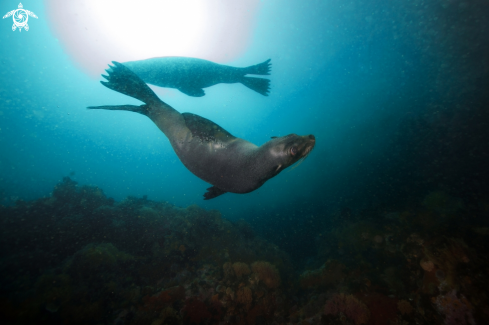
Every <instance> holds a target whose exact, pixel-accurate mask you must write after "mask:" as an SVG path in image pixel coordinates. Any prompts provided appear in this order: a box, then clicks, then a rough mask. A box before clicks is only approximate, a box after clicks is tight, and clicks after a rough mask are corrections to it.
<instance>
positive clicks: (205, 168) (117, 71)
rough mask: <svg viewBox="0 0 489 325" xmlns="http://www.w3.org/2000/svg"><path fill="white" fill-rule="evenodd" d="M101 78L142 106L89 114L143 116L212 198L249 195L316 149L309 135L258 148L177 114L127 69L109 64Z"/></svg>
mask: <svg viewBox="0 0 489 325" xmlns="http://www.w3.org/2000/svg"><path fill="white" fill-rule="evenodd" d="M113 63H114V65H115V66H114V67H111V69H109V70H107V71H108V73H109V76H104V77H105V78H106V79H107V80H108V82H102V84H103V85H105V86H106V87H108V88H110V89H113V90H116V91H119V92H122V93H124V94H126V95H128V96H132V97H134V98H137V99H139V100H141V101H143V102H145V103H146V104H145V105H141V106H133V105H119V106H96V107H89V108H91V109H109V110H127V111H133V112H137V113H141V114H144V115H146V116H148V117H149V118H150V119H151V120H152V121H153V122H154V123H155V124H156V126H157V127H158V128H159V129H160V130H161V131H162V132H163V133H164V134H165V135H166V136H167V137H168V139H169V140H170V143H171V145H172V147H173V149H174V150H175V153H176V154H177V156H178V157H179V159H180V160H181V161H182V163H183V164H184V165H185V167H187V169H188V170H190V171H191V172H192V173H193V174H195V175H196V176H197V177H199V178H201V179H203V180H204V181H206V182H208V183H210V184H212V185H213V187H211V188H209V189H208V192H207V193H205V194H204V197H205V199H211V198H214V197H216V196H219V195H221V194H224V193H226V192H232V193H248V192H251V191H254V190H256V189H257V188H259V187H260V186H262V185H263V184H264V183H265V182H266V181H267V180H268V179H270V178H272V177H274V176H276V175H278V174H279V173H280V172H281V171H282V170H283V169H285V168H286V167H288V166H290V165H292V164H293V163H295V162H296V161H298V160H299V159H301V158H305V157H306V156H307V155H308V154H309V152H310V151H311V150H312V148H313V147H314V144H315V138H314V136H312V135H309V136H298V135H295V134H291V135H288V136H285V137H280V138H274V139H272V140H270V141H268V142H267V143H265V144H263V145H262V146H256V145H254V144H253V143H251V142H248V141H246V140H244V139H240V138H237V137H234V136H233V135H231V134H230V133H229V132H228V131H226V130H224V129H223V128H221V127H220V126H219V125H217V124H216V123H214V122H212V121H210V120H208V119H206V118H203V117H201V116H199V115H195V114H191V113H183V114H180V113H179V112H178V111H176V110H175V109H173V108H172V107H170V106H169V105H167V104H165V103H164V102H162V101H161V100H160V99H159V98H158V97H157V96H156V95H155V94H154V93H153V91H152V90H151V89H150V88H149V87H148V86H147V85H146V84H145V83H144V82H143V81H142V80H141V79H140V78H139V77H138V76H136V75H135V74H134V73H133V72H131V70H129V69H128V68H126V67H125V66H124V65H122V64H120V63H117V62H113Z"/></svg>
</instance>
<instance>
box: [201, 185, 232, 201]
mask: <svg viewBox="0 0 489 325" xmlns="http://www.w3.org/2000/svg"><path fill="white" fill-rule="evenodd" d="M224 193H227V192H226V191H223V190H221V189H220V188H217V187H215V186H212V187H209V188H208V189H207V192H205V193H204V200H210V199H213V198H215V197H218V196H219V195H223V194H224Z"/></svg>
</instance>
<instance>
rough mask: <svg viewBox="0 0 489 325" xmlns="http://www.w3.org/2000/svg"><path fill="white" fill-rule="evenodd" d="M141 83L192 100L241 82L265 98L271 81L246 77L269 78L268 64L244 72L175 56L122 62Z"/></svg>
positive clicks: (266, 62)
mask: <svg viewBox="0 0 489 325" xmlns="http://www.w3.org/2000/svg"><path fill="white" fill-rule="evenodd" d="M124 65H125V66H126V67H128V68H129V69H131V70H132V71H133V72H134V73H135V74H137V75H138V76H139V78H141V79H143V80H144V82H146V83H149V84H152V85H155V86H160V87H168V88H177V89H178V90H180V91H181V92H182V93H184V94H187V95H189V96H193V97H201V96H204V95H205V92H204V90H203V89H202V88H206V87H210V86H214V85H216V84H219V83H226V84H231V83H236V82H241V83H242V84H243V85H245V86H246V87H248V88H250V89H253V90H254V91H256V92H258V93H260V94H262V95H264V96H268V92H269V89H270V80H269V79H264V78H254V77H246V76H245V75H247V74H255V75H269V74H270V60H266V61H265V62H263V63H260V64H257V65H252V66H249V67H246V68H235V67H230V66H227V65H222V64H217V63H214V62H211V61H207V60H202V59H196V58H186V57H178V56H170V57H161V58H152V59H147V60H140V61H129V62H124Z"/></svg>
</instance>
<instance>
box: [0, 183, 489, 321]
mask: <svg viewBox="0 0 489 325" xmlns="http://www.w3.org/2000/svg"><path fill="white" fill-rule="evenodd" d="M488 212H489V204H487V203H486V204H484V203H480V204H478V205H473V204H471V205H467V204H465V203H464V202H463V201H462V200H461V199H457V198H454V197H451V196H450V195H449V194H447V193H445V192H442V191H433V192H430V193H428V194H427V195H426V196H425V197H423V198H421V199H419V200H418V201H413V202H412V203H411V204H410V205H409V206H406V207H403V208H401V207H398V209H397V210H396V209H393V207H389V208H384V209H379V208H376V209H369V210H362V211H353V210H348V211H346V212H345V210H342V211H339V212H338V213H337V214H333V215H331V216H328V217H329V218H330V219H331V224H330V227H328V228H327V229H324V231H323V232H322V233H321V235H320V236H318V237H317V239H316V246H317V254H316V256H315V257H314V258H313V259H312V260H311V261H310V263H308V264H307V266H304V265H300V264H298V263H297V262H294V261H293V260H291V258H290V257H289V255H288V254H287V253H286V252H284V251H283V250H281V249H280V248H279V247H278V246H277V244H280V243H271V242H269V241H267V240H265V239H263V238H260V236H259V235H258V234H257V233H256V232H255V231H254V230H253V227H252V226H251V225H250V224H248V223H246V222H245V221H242V220H241V221H237V222H231V221H228V220H226V219H224V218H222V216H221V214H220V212H219V211H206V210H204V209H202V208H199V207H198V206H195V205H193V206H189V207H187V208H179V207H176V206H173V205H171V204H169V203H167V202H155V201H151V200H149V199H147V198H146V197H143V198H135V197H128V198H127V199H125V200H123V201H121V202H115V201H114V200H113V199H110V198H107V197H106V196H105V194H104V193H103V191H102V190H101V189H99V188H97V187H91V186H78V184H77V183H76V182H75V181H73V180H72V179H71V178H69V177H65V178H64V179H63V181H62V182H61V183H59V184H58V185H57V186H56V187H55V188H54V190H53V192H52V195H51V196H50V197H47V198H41V199H38V200H34V201H30V202H25V201H17V202H16V204H15V205H13V206H8V207H5V206H1V207H0V215H1V219H0V222H1V224H2V227H1V236H0V243H1V252H2V255H1V259H0V272H1V277H0V287H1V292H0V320H1V322H2V323H3V324H151V325H157V324H250V325H251V324H354V325H361V324H366V325H367V324H371V325H382V324H385V325H394V324H446V325H455V324H487V323H489V308H488V301H489V300H488V296H487V295H488V290H487V289H488V280H487V271H488V270H489V263H488V261H487V258H486V256H487V244H486V242H487V239H488V236H489V227H488V226H487V224H485V223H487V222H486V221H485V219H486V218H485V217H486V216H487V214H488ZM476 224H477V225H478V226H474V225H476Z"/></svg>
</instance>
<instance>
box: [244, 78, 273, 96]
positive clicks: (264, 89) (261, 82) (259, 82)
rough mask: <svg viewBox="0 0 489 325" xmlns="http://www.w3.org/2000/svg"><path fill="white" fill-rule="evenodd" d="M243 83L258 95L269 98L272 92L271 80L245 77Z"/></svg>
mask: <svg viewBox="0 0 489 325" xmlns="http://www.w3.org/2000/svg"><path fill="white" fill-rule="evenodd" d="M241 83H242V84H243V85H245V86H246V87H248V88H250V89H253V90H254V91H256V92H257V93H260V94H262V95H263V96H268V92H269V91H270V80H269V79H264V78H253V77H243V79H241Z"/></svg>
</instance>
